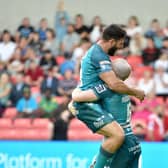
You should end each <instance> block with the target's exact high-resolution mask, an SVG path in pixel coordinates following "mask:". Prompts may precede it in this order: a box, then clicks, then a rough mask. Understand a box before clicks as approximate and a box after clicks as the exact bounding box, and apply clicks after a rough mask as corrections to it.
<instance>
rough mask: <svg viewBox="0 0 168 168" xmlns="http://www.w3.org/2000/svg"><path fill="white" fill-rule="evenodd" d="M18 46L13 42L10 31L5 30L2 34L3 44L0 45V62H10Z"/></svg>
mask: <svg viewBox="0 0 168 168" xmlns="http://www.w3.org/2000/svg"><path fill="white" fill-rule="evenodd" d="M15 48H16V44H15V43H14V42H12V41H11V35H10V32H9V31H8V30H4V32H3V34H2V42H1V43H0V60H1V61H3V62H8V61H9V60H10V58H11V57H12V54H13V53H14V50H15Z"/></svg>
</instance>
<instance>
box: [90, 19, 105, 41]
mask: <svg viewBox="0 0 168 168" xmlns="http://www.w3.org/2000/svg"><path fill="white" fill-rule="evenodd" d="M103 27H104V25H103V24H102V21H101V18H100V17H99V16H95V17H94V19H93V24H92V26H91V27H90V40H91V42H92V43H96V42H97V41H98V40H99V39H100V37H101V33H102V31H103Z"/></svg>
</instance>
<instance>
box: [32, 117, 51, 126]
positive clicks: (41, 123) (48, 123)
mask: <svg viewBox="0 0 168 168" xmlns="http://www.w3.org/2000/svg"><path fill="white" fill-rule="evenodd" d="M32 126H33V128H51V127H52V123H51V121H50V120H49V119H42V118H37V119H34V120H33V122H32Z"/></svg>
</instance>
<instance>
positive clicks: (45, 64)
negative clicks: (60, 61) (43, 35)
mask: <svg viewBox="0 0 168 168" xmlns="http://www.w3.org/2000/svg"><path fill="white" fill-rule="evenodd" d="M56 65H57V62H56V59H55V58H54V56H53V55H52V53H51V51H50V50H45V51H44V56H43V57H42V58H41V60H40V66H42V68H43V70H48V69H50V68H53V67H54V66H56Z"/></svg>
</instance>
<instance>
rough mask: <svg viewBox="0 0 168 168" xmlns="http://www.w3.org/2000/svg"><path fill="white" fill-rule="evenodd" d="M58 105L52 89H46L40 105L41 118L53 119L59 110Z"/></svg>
mask: <svg viewBox="0 0 168 168" xmlns="http://www.w3.org/2000/svg"><path fill="white" fill-rule="evenodd" d="M57 107H58V104H57V102H56V100H55V99H54V97H53V95H52V91H51V89H50V88H46V89H45V94H44V96H43V98H42V100H41V101H40V103H39V116H40V117H46V118H51V117H52V116H53V112H54V111H55V110H56V109H57Z"/></svg>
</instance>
